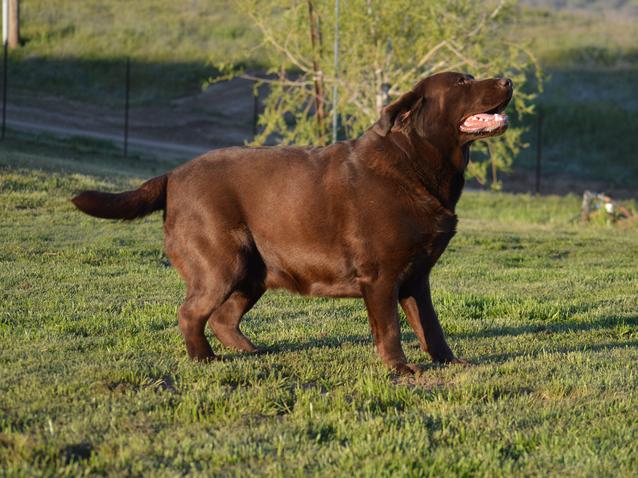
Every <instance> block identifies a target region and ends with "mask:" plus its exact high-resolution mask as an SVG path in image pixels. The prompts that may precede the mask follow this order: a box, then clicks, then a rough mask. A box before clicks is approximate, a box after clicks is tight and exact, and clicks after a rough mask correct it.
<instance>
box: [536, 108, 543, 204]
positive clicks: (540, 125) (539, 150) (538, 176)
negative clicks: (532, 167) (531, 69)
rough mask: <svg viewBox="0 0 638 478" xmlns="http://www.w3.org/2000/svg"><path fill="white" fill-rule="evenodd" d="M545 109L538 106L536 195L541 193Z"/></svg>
mask: <svg viewBox="0 0 638 478" xmlns="http://www.w3.org/2000/svg"><path fill="white" fill-rule="evenodd" d="M542 148H543V108H542V107H541V105H538V114H537V115H536V194H537V195H538V194H540V193H541V157H542V154H543V151H542Z"/></svg>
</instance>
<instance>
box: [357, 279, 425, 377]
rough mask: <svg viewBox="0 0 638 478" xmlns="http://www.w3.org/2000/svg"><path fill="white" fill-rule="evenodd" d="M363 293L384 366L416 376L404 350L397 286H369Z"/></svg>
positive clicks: (378, 284)
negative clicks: (402, 346) (398, 310)
mask: <svg viewBox="0 0 638 478" xmlns="http://www.w3.org/2000/svg"><path fill="white" fill-rule="evenodd" d="M361 292H362V295H363V300H364V301H365V304H366V308H367V310H368V321H369V322H370V328H371V329H372V336H373V337H374V344H375V347H376V349H377V352H378V353H379V355H380V356H381V359H382V360H383V362H384V363H385V364H386V365H387V366H388V367H389V368H391V369H393V370H396V371H397V372H399V373H400V374H412V373H414V372H416V371H418V369H417V367H416V366H414V365H411V364H408V361H407V359H406V358H405V354H404V353H403V349H402V348H401V328H400V326H399V314H398V312H397V290H396V287H395V285H394V284H383V283H375V284H366V285H364V286H362V288H361Z"/></svg>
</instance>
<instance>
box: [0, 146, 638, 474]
mask: <svg viewBox="0 0 638 478" xmlns="http://www.w3.org/2000/svg"><path fill="white" fill-rule="evenodd" d="M118 161H119V160H118V159H117V158H116V155H115V154H111V153H110V152H109V151H98V152H93V153H91V154H89V153H88V152H86V151H83V150H82V149H81V148H78V147H77V145H71V146H68V145H64V144H60V145H57V146H55V147H53V146H52V147H49V148H48V150H47V151H45V150H44V149H43V148H41V147H38V146H36V145H33V144H27V143H23V142H12V143H5V144H4V145H0V191H1V194H0V244H1V246H0V264H1V267H0V281H1V283H2V285H3V287H2V289H1V290H0V377H1V379H0V475H2V476H37V475H47V476H53V475H56V476H59V475H66V476H80V475H85V474H92V475H96V474H102V475H105V474H109V475H120V476H125V475H126V476H130V475H135V476H148V475H154V476H175V475H181V474H193V475H201V476H213V475H217V476H237V475H242V476H246V475H260V476H307V475H323V476H344V475H354V476H397V475H407V476H430V475H431V476H435V475H438V476H475V475H478V476H521V475H527V476H548V475H553V476H635V475H636V474H638V394H637V390H638V374H637V373H636V367H635V364H636V362H637V360H638V331H637V326H638V315H637V311H638V294H637V292H638V264H637V263H636V258H637V257H638V234H637V229H636V227H635V226H624V227H623V226H607V227H604V226H598V227H597V226H593V225H580V224H577V223H573V222H570V221H571V219H572V218H573V217H574V216H576V215H577V214H578V209H579V199H578V198H577V197H572V196H567V197H544V198H535V197H530V196H514V195H507V194H495V193H466V194H465V195H464V196H463V199H462V201H461V203H460V207H459V216H460V220H461V221H460V228H459V234H458V235H457V236H456V237H455V239H454V240H453V241H452V243H451V245H450V247H449V249H448V251H447V252H446V253H445V254H444V255H443V257H442V260H441V262H440V264H439V265H438V266H437V267H436V269H435V272H434V275H433V291H434V301H435V305H436V306H437V308H438V311H439V314H440V316H441V319H442V322H443V324H444V327H445V329H446V330H447V331H448V334H449V340H450V343H451V345H452V347H453V349H454V350H455V351H456V352H457V353H458V354H459V355H461V356H463V357H465V358H466V359H468V360H470V361H471V362H472V363H473V365H472V366H470V367H467V368H466V367H461V366H448V367H438V366H432V365H431V364H430V363H429V360H428V359H426V357H424V356H423V354H422V353H421V352H420V351H419V350H418V349H417V341H416V338H415V337H414V335H413V334H412V333H411V332H410V331H409V330H408V327H407V325H406V326H404V329H403V330H404V343H405V346H406V352H407V354H408V357H409V359H410V360H412V361H415V362H418V363H420V364H422V365H423V366H424V368H425V371H424V373H423V374H422V375H421V376H419V377H418V378H416V379H415V380H405V379H400V378H397V377H395V376H393V375H392V374H390V373H388V372H387V371H386V370H385V369H384V367H383V366H382V364H381V362H380V360H379V359H378V358H377V355H376V354H375V353H374V351H373V349H372V341H371V337H370V332H369V328H368V324H367V319H366V316H365V312H364V308H363V305H362V303H361V302H360V301H357V300H332V299H307V298H300V297H297V296H292V295H289V294H286V293H282V292H269V293H267V294H266V296H265V297H264V298H263V299H262V300H261V301H260V302H259V303H258V305H257V306H256V307H255V309H254V310H253V311H251V313H250V314H249V316H248V317H247V320H245V322H244V326H243V328H244V331H245V332H246V333H247V335H248V336H250V337H251V338H253V339H254V341H255V342H256V343H257V344H260V345H262V346H266V347H267V348H269V349H270V353H268V354H266V355H262V356H242V355H239V354H237V353H234V352H230V351H227V350H223V349H222V348H221V346H220V345H219V344H218V343H214V345H213V347H214V349H215V351H216V352H218V353H220V354H223V355H224V357H226V358H227V360H226V361H224V362H220V363H213V364H207V365H202V364H195V363H191V362H189V361H188V360H187V359H186V352H185V349H184V346H183V344H182V340H181V337H180V335H179V331H178V329H177V320H176V309H177V306H178V305H179V303H180V301H181V300H182V298H183V294H184V287H183V285H182V283H181V282H180V280H179V278H178V276H177V274H176V272H175V270H174V269H172V268H170V267H167V264H166V262H165V260H164V257H163V254H162V245H161V244H162V231H161V217H160V215H159V214H156V215H153V216H151V217H149V218H147V219H144V220H141V221H138V222H136V223H134V224H123V223H117V222H108V221H99V220H96V219H92V218H89V217H87V216H84V215H81V214H79V213H78V212H76V211H74V210H73V209H72V206H71V204H70V203H69V201H68V199H69V197H70V196H71V195H72V194H73V193H74V192H76V191H78V190H79V189H82V188H87V187H90V188H93V187H101V188H107V189H118V188H124V187H129V186H131V184H133V183H138V182H139V178H141V177H145V176H148V175H151V174H157V173H159V172H161V171H160V170H161V168H162V167H164V166H165V165H155V166H154V170H151V163H150V162H149V163H147V162H145V160H143V159H139V160H137V163H135V162H132V163H128V164H122V163H121V162H120V163H118ZM114 171H120V173H118V174H115V173H114ZM122 171H124V172H125V174H122ZM630 206H631V207H633V208H634V209H636V203H635V202H634V203H632V204H630Z"/></svg>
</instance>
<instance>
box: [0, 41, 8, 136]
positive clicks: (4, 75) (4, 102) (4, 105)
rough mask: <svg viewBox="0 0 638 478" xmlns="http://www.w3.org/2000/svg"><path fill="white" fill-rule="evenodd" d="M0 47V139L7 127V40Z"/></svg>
mask: <svg viewBox="0 0 638 478" xmlns="http://www.w3.org/2000/svg"><path fill="white" fill-rule="evenodd" d="M2 49H3V50H4V51H3V53H2V55H3V60H2V65H3V66H2V134H1V136H0V139H1V140H4V136H5V134H6V129H7V78H8V76H9V75H8V70H9V61H8V60H9V43H8V42H7V41H5V42H4V44H3V45H2Z"/></svg>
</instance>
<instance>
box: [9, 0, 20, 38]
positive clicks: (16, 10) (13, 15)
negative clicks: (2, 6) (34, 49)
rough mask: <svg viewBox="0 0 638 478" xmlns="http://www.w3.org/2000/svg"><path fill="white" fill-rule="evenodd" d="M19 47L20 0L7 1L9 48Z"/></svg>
mask: <svg viewBox="0 0 638 478" xmlns="http://www.w3.org/2000/svg"><path fill="white" fill-rule="evenodd" d="M19 45H20V0H9V48H17V47H18V46H19Z"/></svg>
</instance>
